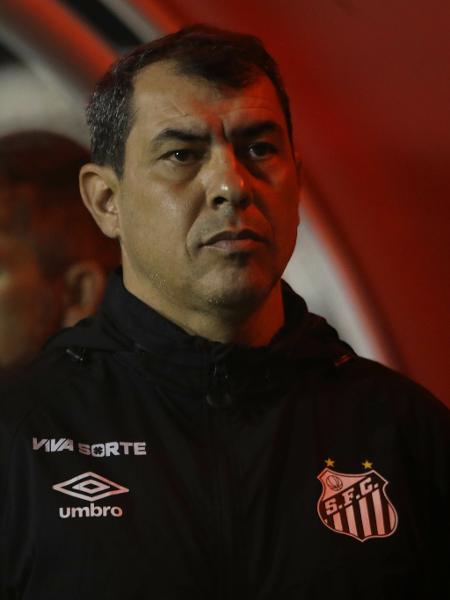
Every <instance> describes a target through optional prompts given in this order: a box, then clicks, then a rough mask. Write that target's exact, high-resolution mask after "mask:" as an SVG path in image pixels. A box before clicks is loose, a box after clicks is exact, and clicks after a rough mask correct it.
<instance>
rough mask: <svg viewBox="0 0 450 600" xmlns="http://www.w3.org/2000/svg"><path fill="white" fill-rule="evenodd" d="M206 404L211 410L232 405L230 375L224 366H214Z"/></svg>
mask: <svg viewBox="0 0 450 600" xmlns="http://www.w3.org/2000/svg"><path fill="white" fill-rule="evenodd" d="M206 402H207V404H209V406H212V407H213V408H228V407H230V406H231V405H232V404H233V396H232V394H231V382H230V374H229V373H228V370H227V368H226V366H225V365H221V364H219V365H218V364H215V365H214V369H213V372H212V376H211V384H210V386H209V390H208V392H207V393H206Z"/></svg>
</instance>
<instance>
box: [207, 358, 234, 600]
mask: <svg viewBox="0 0 450 600" xmlns="http://www.w3.org/2000/svg"><path fill="white" fill-rule="evenodd" d="M228 384H229V381H228V373H227V371H226V367H225V366H223V365H217V364H216V365H214V366H213V371H212V377H211V385H210V389H209V391H208V394H207V397H206V402H207V414H208V429H209V443H210V448H211V479H212V491H213V507H212V512H213V522H214V524H215V529H216V535H215V539H214V545H215V556H216V574H217V575H216V577H217V586H216V594H215V598H217V600H228V599H231V598H233V579H234V574H233V546H234V543H233V517H232V515H233V507H232V497H231V482H230V477H231V465H230V456H229V452H228V447H227V446H228V444H227V433H228V426H229V407H230V405H231V403H232V397H231V394H230V390H229V385H228Z"/></svg>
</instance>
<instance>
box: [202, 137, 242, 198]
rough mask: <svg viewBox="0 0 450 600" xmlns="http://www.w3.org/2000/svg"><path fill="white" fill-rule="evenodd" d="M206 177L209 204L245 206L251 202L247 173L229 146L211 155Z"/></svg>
mask: <svg viewBox="0 0 450 600" xmlns="http://www.w3.org/2000/svg"><path fill="white" fill-rule="evenodd" d="M208 171H209V172H208V174H207V178H206V199H207V203H208V205H209V206H211V207H212V208H217V207H219V206H222V205H227V206H228V207H233V208H245V207H246V206H248V204H250V202H251V190H250V186H249V182H248V173H247V172H246V170H245V167H244V165H242V164H241V163H240V162H239V160H238V159H237V157H236V155H235V152H234V150H233V149H232V148H230V147H224V148H220V149H218V150H217V151H216V152H215V153H214V154H213V156H212V157H211V161H210V164H209V165H208Z"/></svg>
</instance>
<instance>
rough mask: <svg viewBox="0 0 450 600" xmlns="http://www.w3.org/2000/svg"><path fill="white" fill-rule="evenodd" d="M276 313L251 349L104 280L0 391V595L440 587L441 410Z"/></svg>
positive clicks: (425, 590)
mask: <svg viewBox="0 0 450 600" xmlns="http://www.w3.org/2000/svg"><path fill="white" fill-rule="evenodd" d="M285 308H286V315H287V318H286V325H285V327H284V328H283V329H282V330H281V332H280V333H279V334H278V335H277V336H276V337H275V339H274V340H273V342H272V343H271V344H270V345H269V346H267V347H265V348H260V349H249V348H244V347H237V346H232V345H223V344H218V343H213V342H209V341H207V340H204V339H201V338H197V337H192V336H189V335H187V334H185V333H184V332H182V331H181V330H180V329H179V328H178V327H176V326H175V325H173V324H172V323H170V322H168V321H166V320H165V319H164V318H162V317H161V316H160V315H158V314H157V313H155V312H154V311H152V310H151V309H149V308H148V307H147V306H145V305H144V304H142V303H141V302H140V301H139V300H137V299H136V298H135V297H133V296H132V295H131V294H129V293H128V292H127V291H126V290H125V289H124V287H123V285H122V281H121V278H120V276H119V275H116V276H115V278H114V279H113V280H112V282H111V283H110V286H109V288H108V291H107V295H106V299H105V302H104V305H103V308H102V310H101V312H100V314H99V315H98V316H97V317H95V318H93V319H90V320H86V321H83V322H81V323H80V324H79V325H78V326H76V327H75V328H72V329H69V330H66V331H63V332H62V333H60V334H59V335H57V336H56V337H55V338H54V339H53V340H52V341H51V342H50V343H49V345H48V347H47V349H46V351H45V352H44V354H43V356H42V357H41V358H40V359H39V360H38V361H37V362H36V363H35V365H34V366H33V367H32V369H31V370H30V372H29V373H27V374H26V375H25V374H24V375H22V376H21V378H20V381H14V382H11V383H9V384H8V385H6V384H4V385H3V386H2V388H1V402H0V417H1V418H0V439H1V454H0V456H1V472H0V475H1V482H0V483H1V496H0V511H1V531H0V551H1V555H0V556H1V558H0V565H1V569H2V571H1V588H0V590H1V591H0V598H1V600H12V599H19V598H20V599H26V600H56V599H58V600H60V599H62V598H64V600H75V599H77V600H81V599H82V600H91V599H92V600H100V599H105V600H106V599H107V600H119V599H120V600H123V599H126V600H128V599H130V600H147V599H148V600H150V599H155V600H191V599H192V600H194V599H195V600H206V599H207V600H220V599H233V600H239V599H246V600H294V599H295V600H322V599H328V598H330V597H331V598H334V599H335V600H341V599H344V598H345V600H349V599H358V600H360V599H363V600H366V599H373V600H375V599H376V600H381V599H382V600H386V599H390V598H392V599H394V598H395V600H402V599H406V598H408V599H410V598H416V597H417V598H425V597H426V598H439V597H441V596H440V594H445V586H446V582H447V578H448V575H447V571H446V569H447V566H446V565H447V560H448V541H449V535H448V511H449V504H448V465H449V454H448V440H449V437H448V412H447V411H446V409H445V408H444V407H443V405H441V404H440V403H439V402H437V401H436V400H434V399H433V398H432V397H431V396H430V395H429V394H428V393H427V392H426V391H425V390H423V389H422V388H420V387H419V386H417V385H416V384H414V383H412V382H411V381H409V380H407V379H405V378H404V377H402V376H400V375H398V374H396V373H394V372H392V371H390V370H389V369H387V368H385V367H382V366H380V365H379V364H376V363H374V362H371V361H368V360H365V359H362V358H358V357H356V356H355V355H354V354H353V352H352V351H351V349H350V348H349V347H348V346H347V345H346V344H344V343H342V342H340V341H339V339H338V338H337V336H336V334H335V332H334V330H333V329H332V328H330V327H329V326H328V325H327V324H326V323H325V321H324V320H323V319H321V318H319V317H316V316H314V315H311V314H310V313H308V312H307V310H306V307H305V304H304V302H303V301H302V300H301V299H300V298H299V297H298V296H296V295H295V294H294V293H293V292H292V291H290V290H289V289H288V288H287V286H286V289H285ZM442 597H446V596H442Z"/></svg>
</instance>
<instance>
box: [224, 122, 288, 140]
mask: <svg viewBox="0 0 450 600" xmlns="http://www.w3.org/2000/svg"><path fill="white" fill-rule="evenodd" d="M280 130H281V126H280V125H279V123H277V122H276V121H258V122H256V123H250V124H249V125H243V126H242V127H236V128H235V129H233V136H234V137H245V138H254V137H258V136H259V135H263V134H264V133H274V132H277V131H280Z"/></svg>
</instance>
